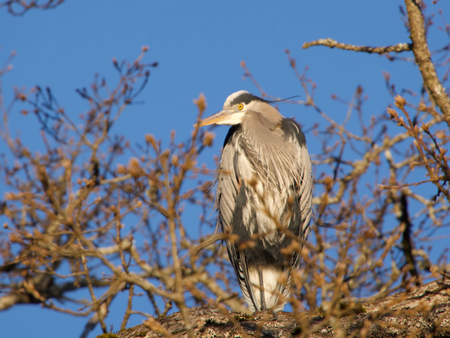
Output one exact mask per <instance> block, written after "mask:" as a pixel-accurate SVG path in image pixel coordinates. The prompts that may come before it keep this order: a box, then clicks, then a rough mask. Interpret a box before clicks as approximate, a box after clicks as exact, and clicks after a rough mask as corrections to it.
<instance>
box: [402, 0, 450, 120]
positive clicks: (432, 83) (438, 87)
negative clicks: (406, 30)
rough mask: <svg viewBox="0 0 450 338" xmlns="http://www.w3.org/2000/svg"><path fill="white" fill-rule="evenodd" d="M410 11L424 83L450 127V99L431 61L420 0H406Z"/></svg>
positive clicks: (415, 55)
mask: <svg viewBox="0 0 450 338" xmlns="http://www.w3.org/2000/svg"><path fill="white" fill-rule="evenodd" d="M405 5H406V10H407V12H408V20H409V27H410V33H411V36H410V37H411V40H412V42H413V44H412V51H413V53H414V58H415V59H416V62H417V64H418V66H419V69H420V73H421V74H422V78H423V83H424V85H425V87H426V88H427V89H428V92H429V93H430V95H431V97H432V98H433V100H434V101H435V102H436V104H437V105H438V106H439V108H440V110H441V112H442V114H443V115H444V117H445V120H446V121H447V124H448V126H449V127H450V99H449V97H448V95H447V94H446V93H445V89H444V87H443V86H442V84H441V82H440V81H439V78H438V76H437V73H436V69H435V68H434V64H433V62H432V61H431V53H430V50H429V49H428V43H427V39H426V36H425V26H424V21H423V15H422V10H421V8H420V1H419V0H405Z"/></svg>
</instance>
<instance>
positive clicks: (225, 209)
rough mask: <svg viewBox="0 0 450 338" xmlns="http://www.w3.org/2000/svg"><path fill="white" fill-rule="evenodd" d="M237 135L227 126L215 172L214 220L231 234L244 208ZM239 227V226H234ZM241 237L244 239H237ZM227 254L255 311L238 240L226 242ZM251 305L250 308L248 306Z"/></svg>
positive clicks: (244, 195)
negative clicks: (216, 212) (238, 166)
mask: <svg viewBox="0 0 450 338" xmlns="http://www.w3.org/2000/svg"><path fill="white" fill-rule="evenodd" d="M240 137H241V128H240V126H239V125H237V126H233V127H231V128H230V130H229V132H228V135H227V137H226V139H225V143H224V147H223V151H222V159H221V163H220V167H219V172H218V174H217V195H216V196H217V197H216V208H217V209H218V211H219V218H218V222H219V225H220V227H221V228H222V231H223V232H225V233H227V232H228V233H232V224H233V222H235V223H236V222H242V219H243V218H242V211H243V208H244V207H246V204H247V203H246V198H247V196H246V189H245V185H244V183H243V182H241V180H240V178H239V176H238V173H237V171H236V163H237V161H238V157H239V156H242V154H240V152H239V147H238V146H237V142H238V141H239V138H240ZM234 226H237V227H239V225H236V224H235V225H234ZM239 240H244V239H241V238H240V239H239ZM226 245H227V250H228V256H229V258H230V261H231V264H232V265H233V268H234V270H235V272H236V276H237V277H238V281H239V286H240V288H241V291H242V295H243V297H244V300H245V302H246V303H247V304H248V306H249V308H250V310H251V311H255V310H256V307H257V305H256V301H255V295H254V293H253V288H252V287H251V286H250V285H249V280H250V279H249V276H248V267H247V260H246V258H245V254H244V253H243V252H240V251H239V250H238V245H239V244H238V243H234V242H232V241H226ZM252 305H253V307H252Z"/></svg>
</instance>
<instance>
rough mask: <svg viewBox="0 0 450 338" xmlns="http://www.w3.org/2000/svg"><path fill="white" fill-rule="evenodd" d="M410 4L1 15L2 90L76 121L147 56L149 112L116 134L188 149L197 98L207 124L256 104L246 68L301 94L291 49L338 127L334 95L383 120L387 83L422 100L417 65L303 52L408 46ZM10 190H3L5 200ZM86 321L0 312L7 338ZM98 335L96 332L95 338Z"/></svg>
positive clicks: (241, 4) (279, 92)
mask: <svg viewBox="0 0 450 338" xmlns="http://www.w3.org/2000/svg"><path fill="white" fill-rule="evenodd" d="M427 3H429V6H430V7H432V6H434V5H432V4H431V2H430V1H427ZM402 4H403V1H399V0H383V1H361V0H347V1H331V0H328V1H305V0H303V1H299V0H298V1H220V2H219V1H178V2H176V1H165V2H163V1H143V0H134V1H114V0H95V1H92V0H77V1H67V3H65V4H63V5H61V6H59V7H58V8H56V9H55V10H49V11H38V10H34V11H30V12H28V13H27V14H26V15H25V16H23V17H13V16H11V15H10V14H8V13H7V12H6V11H5V10H2V11H0V47H1V49H0V63H1V64H2V63H3V62H4V60H6V58H7V57H8V55H9V53H10V52H11V51H13V50H15V51H16V52H17V56H16V57H15V58H14V60H13V62H12V63H13V65H14V70H13V72H11V73H10V74H9V75H7V76H6V77H5V78H4V79H3V89H4V95H5V97H6V98H11V97H12V87H13V86H18V87H22V86H25V87H27V88H30V87H32V86H35V85H40V86H42V87H46V86H49V87H51V88H52V90H53V92H54V94H55V96H56V97H57V99H58V101H59V103H60V105H61V106H63V107H65V109H66V112H68V113H70V114H73V116H76V115H78V114H79V113H82V112H84V111H85V110H86V109H87V106H86V105H85V103H84V102H83V101H82V100H81V99H80V98H79V96H78V95H77V94H76V93H75V89H76V88H81V87H83V86H88V85H89V84H90V83H91V81H92V79H93V75H94V74H95V73H99V74H101V75H104V76H106V78H107V79H108V80H110V81H113V80H115V79H116V74H115V71H114V69H113V67H112V63H111V59H112V58H113V57H115V58H117V59H118V60H122V59H126V60H129V61H132V60H134V59H135V58H136V57H137V56H138V55H139V53H140V50H141V47H142V46H149V47H150V50H149V52H148V53H147V54H146V56H145V60H146V61H147V62H149V63H150V62H154V61H157V62H158V63H159V66H158V68H156V69H153V70H152V75H151V78H150V82H149V85H148V86H147V88H146V89H145V91H144V93H143V94H142V95H141V97H140V99H141V100H142V101H143V102H144V103H143V104H142V105H138V106H133V107H132V108H130V109H129V110H128V113H127V114H126V116H124V117H122V118H121V120H120V123H119V124H118V125H116V126H115V127H114V128H115V130H114V132H117V133H120V134H124V135H126V137H128V138H129V139H130V140H132V141H135V142H136V141H142V140H143V136H144V135H145V134H146V133H152V134H154V135H155V136H156V137H157V138H161V139H163V140H167V139H168V136H169V135H170V130H172V129H174V130H176V131H177V140H179V141H182V140H184V139H186V138H188V137H189V135H190V132H191V126H192V124H193V123H194V121H195V118H196V113H197V109H196V107H195V106H194V105H193V104H192V100H193V99H194V98H197V97H198V96H199V94H200V93H204V94H205V96H206V99H207V102H208V109H207V112H206V114H207V115H210V114H212V113H214V112H216V111H218V110H220V109H221V107H222V105H223V102H224V100H225V98H226V97H227V96H228V95H229V94H231V93H232V92H235V91H237V90H241V89H244V90H248V91H250V92H253V93H255V94H258V91H257V89H256V88H255V87H254V86H253V85H252V83H251V82H250V81H249V80H245V81H243V80H242V75H243V70H242V68H241V67H240V62H241V61H242V60H244V61H245V62H246V64H247V66H248V68H249V69H250V70H251V71H252V73H253V75H254V76H255V77H256V78H257V80H258V81H259V82H260V84H261V85H262V86H263V88H264V89H265V90H266V91H267V92H268V93H270V94H271V95H274V96H278V97H289V96H292V95H298V94H302V90H301V88H300V84H299V82H298V81H297V80H296V78H295V75H294V73H293V72H292V70H291V68H290V67H289V63H288V61H287V58H286V54H285V52H284V50H285V49H289V50H290V52H291V55H292V56H293V57H294V58H296V60H297V65H298V67H299V69H300V70H302V69H303V67H304V66H306V65H308V66H309V67H310V69H309V76H310V77H311V78H312V79H313V80H314V81H315V82H316V83H317V84H318V88H317V90H316V92H317V95H316V101H317V102H318V103H319V104H320V106H321V108H322V109H323V110H324V111H325V112H327V113H328V114H329V115H330V116H331V117H333V118H334V119H335V120H337V121H342V120H343V119H344V118H345V114H346V112H347V108H346V107H345V106H344V105H336V102H335V101H333V100H331V95H332V94H337V95H338V96H339V97H342V98H346V99H350V98H351V97H352V95H353V93H354V91H355V89H356V87H357V86H358V85H363V86H364V89H365V93H366V94H368V95H369V98H370V100H369V102H368V108H367V111H368V112H369V113H370V114H372V115H378V114H380V113H383V112H384V111H385V108H386V106H387V105H388V104H389V103H392V102H391V99H390V97H389V96H388V94H387V91H386V88H385V83H384V79H383V74H382V72H383V71H387V72H389V73H391V77H392V80H393V82H395V83H396V84H397V86H398V87H405V88H410V89H412V90H413V91H418V89H419V88H420V83H421V82H420V74H419V73H418V70H417V69H416V68H415V67H414V66H413V65H412V64H408V63H392V62H389V61H388V60H387V59H386V58H383V57H380V56H377V55H367V54H358V53H353V52H345V51H340V50H336V49H334V50H330V49H327V48H324V47H313V48H310V49H308V50H303V49H302V44H303V43H304V42H306V41H311V40H315V39H318V38H327V37H330V38H333V39H336V40H338V41H340V42H346V43H352V44H361V45H372V46H384V45H390V44H397V43H400V42H409V39H408V34H407V32H406V29H405V27H404V25H403V23H402V21H401V14H400V11H399V6H400V5H402ZM436 6H437V7H439V8H442V9H443V10H444V16H446V17H447V18H450V2H448V1H440V2H439V3H438V4H437V5H436ZM436 21H437V22H440V21H439V19H436ZM434 32H436V29H435V30H434ZM434 37H436V39H432V40H430V43H431V44H432V46H438V45H442V44H443V41H445V35H444V34H443V33H440V35H439V33H436V34H434ZM439 40H440V41H441V43H440V44H439V43H438V42H439ZM280 110H281V112H282V113H283V114H284V115H285V116H287V117H296V119H297V120H298V121H300V122H301V123H302V124H303V125H305V126H306V127H308V126H311V125H313V124H314V123H316V122H318V121H320V122H322V120H320V119H319V117H318V116H316V115H315V114H312V111H306V109H305V108H304V107H301V106H293V105H281V106H280ZM11 130H12V131H13V132H17V131H19V130H20V131H21V132H20V134H21V136H22V140H23V142H24V143H26V144H29V145H31V146H32V148H33V149H34V150H39V147H40V143H39V142H37V141H36V140H37V139H38V133H39V128H38V125H37V122H36V120H34V119H33V118H31V117H30V116H28V117H25V116H23V115H20V114H18V112H15V114H14V115H13V116H12V117H11ZM226 131H227V128H217V129H216V130H215V133H216V135H217V139H216V140H217V141H216V142H215V143H214V147H213V149H211V150H210V151H209V152H208V153H205V155H204V156H205V158H207V157H209V158H210V159H209V161H210V163H209V165H210V166H211V163H212V161H211V158H212V156H213V154H219V152H220V147H221V145H222V140H223V139H224V137H225V134H226ZM308 146H309V149H310V152H311V153H312V154H314V153H315V151H319V149H318V147H316V146H315V145H314V144H313V143H312V144H308ZM2 147H3V146H2V145H1V144H0V148H2ZM0 150H1V149H0ZM205 161H208V160H207V159H205ZM4 190H5V187H4V186H2V183H1V182H0V193H1V194H3V192H4ZM124 311H125V305H124V302H122V301H120V300H119V301H117V302H116V304H115V305H114V306H113V311H112V313H111V314H110V315H109V317H108V320H107V323H108V325H111V324H114V329H115V330H118V329H119V325H120V319H121V318H122V315H123V313H124ZM86 320H87V319H86V318H73V317H71V316H68V315H64V314H57V313H54V312H51V311H48V310H42V309H40V308H39V307H38V306H16V307H14V308H13V309H10V310H8V311H6V312H2V313H0V325H1V331H2V334H3V335H4V337H27V336H33V337H47V338H52V337H61V336H64V337H66V338H70V337H78V336H79V335H80V333H81V331H82V329H83V327H84V324H85V322H86ZM140 323H141V318H138V317H135V319H133V320H132V321H131V323H130V326H131V325H136V324H140ZM100 333H101V331H100V329H99V328H97V329H96V330H95V332H92V333H91V335H90V337H95V336H96V335H97V334H100Z"/></svg>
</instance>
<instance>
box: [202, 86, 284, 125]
mask: <svg viewBox="0 0 450 338" xmlns="http://www.w3.org/2000/svg"><path fill="white" fill-rule="evenodd" d="M272 110H274V111H276V112H277V110H276V109H275V108H273V107H272V106H271V105H270V104H269V102H268V101H266V100H264V99H262V98H260V97H257V96H255V95H253V94H250V93H249V92H246V91H245V90H240V91H238V92H236V93H233V94H231V95H230V96H228V97H227V99H226V101H225V103H224V105H223V110H221V111H220V112H218V113H217V114H214V115H212V116H210V117H207V118H205V119H203V120H201V121H200V127H203V126H208V125H210V124H226V125H235V124H240V123H241V122H242V120H243V119H244V117H245V115H246V114H247V113H248V112H249V111H254V112H264V111H268V112H271V111H272ZM277 113H278V112H277Z"/></svg>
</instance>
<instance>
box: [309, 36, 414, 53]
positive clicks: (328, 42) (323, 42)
mask: <svg viewBox="0 0 450 338" xmlns="http://www.w3.org/2000/svg"><path fill="white" fill-rule="evenodd" d="M311 46H326V47H330V48H339V49H344V50H352V51H354V52H364V53H370V54H371V53H375V54H386V53H390V52H396V53H401V52H408V51H410V50H411V44H408V43H399V44H398V45H393V46H384V47H370V46H355V45H348V44H345V43H341V42H337V41H336V40H333V39H330V38H327V39H319V40H315V41H311V42H305V43H304V44H303V48H304V49H307V48H309V47H311Z"/></svg>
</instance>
